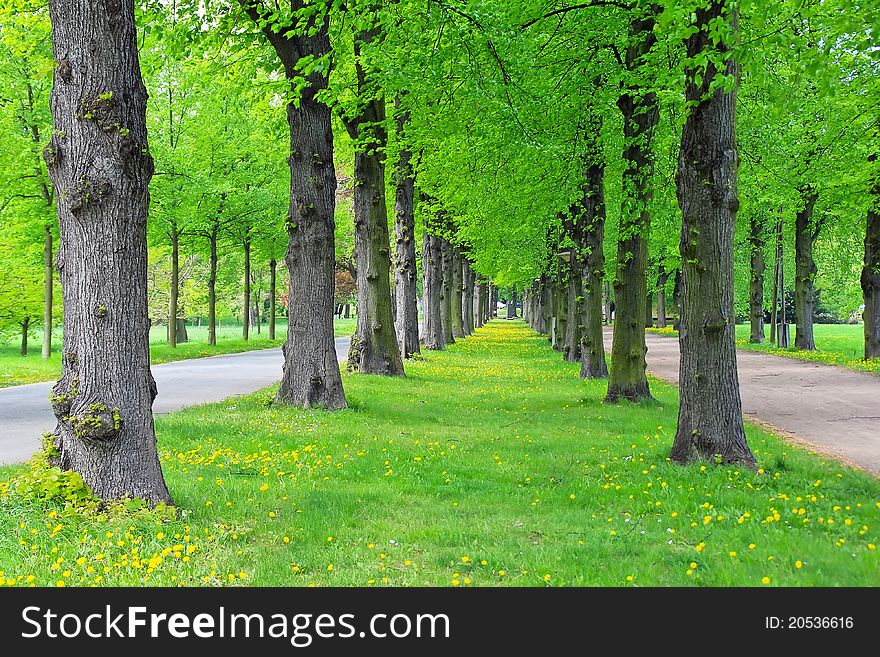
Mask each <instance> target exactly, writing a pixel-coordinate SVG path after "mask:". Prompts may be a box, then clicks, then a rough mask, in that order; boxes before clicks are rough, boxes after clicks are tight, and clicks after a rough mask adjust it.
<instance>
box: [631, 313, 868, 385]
mask: <svg viewBox="0 0 880 657" xmlns="http://www.w3.org/2000/svg"><path fill="white" fill-rule="evenodd" d="M764 329H765V337H766V339H767V340H769V338H770V327H769V326H766V327H764ZM648 330H649V331H652V332H653V333H661V334H664V335H678V333H677V332H676V331H675V330H674V329H673V328H671V327H668V328H665V329H648ZM794 330H795V327H794V326H792V327H791V328H790V331H791V342H792V344H794ZM813 336H814V338H815V340H816V351H801V350H800V349H795V348H794V347H791V348H790V349H779V348H777V347H774V346H773V345H772V344H770V343H769V342H764V343H762V344H752V343H750V342H749V325H748V324H737V326H736V346H737V347H738V348H739V349H749V350H750V351H763V352H766V353H768V354H774V355H776V356H786V357H788V358H796V359H798V360H805V361H810V362H814V363H826V364H828V365H840V366H841V367H848V368H849V369H851V370H856V371H859V372H872V373H877V374H880V359H877V358H875V359H872V360H868V361H866V360H865V359H864V358H863V356H864V354H865V327H864V326H863V325H862V324H815V325H814V326H813Z"/></svg>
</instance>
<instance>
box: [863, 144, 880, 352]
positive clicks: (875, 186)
mask: <svg viewBox="0 0 880 657" xmlns="http://www.w3.org/2000/svg"><path fill="white" fill-rule="evenodd" d="M868 162H869V165H870V166H876V164H875V163H876V162H877V156H876V155H875V154H873V153H872V154H871V155H870V156H869V157H868ZM869 203H870V206H869V207H868V216H867V223H866V225H865V261H864V265H863V266H862V276H861V284H862V295H863V297H864V301H865V311H864V313H863V314H862V318H863V320H864V322H865V358H866V359H868V358H880V173H878V172H877V171H874V172H873V181H872V184H871V196H870V200H869Z"/></svg>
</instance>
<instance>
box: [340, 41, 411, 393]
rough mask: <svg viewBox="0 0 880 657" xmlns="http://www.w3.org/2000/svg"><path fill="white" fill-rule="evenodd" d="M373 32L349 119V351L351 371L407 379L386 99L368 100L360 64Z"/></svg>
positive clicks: (367, 76) (357, 66)
mask: <svg viewBox="0 0 880 657" xmlns="http://www.w3.org/2000/svg"><path fill="white" fill-rule="evenodd" d="M375 36H376V34H375V32H374V31H369V32H361V33H358V34H356V35H355V40H354V49H355V52H354V54H355V69H356V71H357V79H358V97H359V98H360V99H362V103H361V109H360V111H361V113H360V115H359V116H358V117H357V118H356V119H355V120H353V121H346V122H345V125H346V129H347V130H348V132H349V135H350V136H351V137H352V139H353V140H354V141H355V154H354V180H355V184H354V227H355V260H356V262H357V295H358V301H357V303H358V315H357V328H356V329H355V333H354V335H353V336H352V338H351V347H350V348H349V351H348V369H349V370H350V371H354V372H363V373H364V374H380V375H384V376H403V375H404V372H403V359H402V358H401V357H400V348H399V347H398V345H397V334H396V333H395V329H394V320H393V319H392V316H391V275H390V271H391V247H390V242H389V235H388V211H387V208H386V204H385V150H384V149H385V146H386V144H387V143H388V135H387V132H386V130H385V125H384V121H385V100H384V98H382V97H381V95H379V96H378V97H372V98H366V94H367V93H368V91H370V89H371V86H372V83H373V82H374V80H371V78H372V72H371V71H369V70H367V69H366V68H365V67H364V66H363V65H362V62H361V45H362V44H365V43H368V42H369V41H371V40H372V39H373V38H375Z"/></svg>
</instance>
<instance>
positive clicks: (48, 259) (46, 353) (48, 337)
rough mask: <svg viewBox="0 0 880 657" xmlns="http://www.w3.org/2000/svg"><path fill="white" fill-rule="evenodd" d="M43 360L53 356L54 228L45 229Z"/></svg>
mask: <svg viewBox="0 0 880 657" xmlns="http://www.w3.org/2000/svg"><path fill="white" fill-rule="evenodd" d="M43 231H44V234H43V347H42V355H43V359H44V360H45V359H47V358H49V357H50V356H51V355H52V303H53V301H52V297H53V296H54V294H53V293H54V289H53V288H54V286H53V282H54V274H53V265H54V262H53V261H54V258H53V255H52V226H51V225H50V224H46V225H45V226H44V227H43Z"/></svg>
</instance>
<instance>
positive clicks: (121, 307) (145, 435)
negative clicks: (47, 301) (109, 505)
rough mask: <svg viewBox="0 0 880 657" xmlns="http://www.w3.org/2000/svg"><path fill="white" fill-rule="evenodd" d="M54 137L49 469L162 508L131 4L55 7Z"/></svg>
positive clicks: (125, 0) (128, 0)
mask: <svg viewBox="0 0 880 657" xmlns="http://www.w3.org/2000/svg"><path fill="white" fill-rule="evenodd" d="M49 11H50V17H51V20H52V48H53V53H54V56H55V59H56V61H57V62H58V66H57V68H56V71H55V79H54V82H53V87H52V102H51V108H52V120H53V133H52V138H51V140H50V142H49V145H48V146H47V148H46V149H45V151H44V155H45V158H46V163H47V165H48V168H49V174H50V176H51V177H52V182H53V183H54V187H55V189H57V190H58V192H59V193H58V199H57V204H56V205H57V208H58V220H59V224H60V227H61V244H60V250H59V256H58V258H57V266H58V269H59V271H60V274H61V287H62V300H63V305H64V340H63V350H64V351H63V359H62V372H61V379H60V380H59V381H58V383H56V384H55V387H54V388H53V391H52V397H51V401H52V407H53V411H54V413H55V416H56V417H57V418H58V425H57V427H56V429H55V433H54V448H55V449H54V450H53V454H52V461H53V462H54V463H55V464H56V465H58V466H59V467H61V468H62V469H64V470H73V471H75V472H78V473H79V474H80V475H81V476H82V478H83V481H85V483H86V484H87V485H88V486H89V487H90V488H91V490H92V492H93V493H94V494H95V495H96V496H97V497H99V498H101V499H104V500H116V499H121V498H124V497H138V498H143V499H145V500H147V501H148V502H149V503H158V502H170V496H169V494H168V489H167V487H166V485H165V481H164V478H163V476H162V470H161V466H160V463H159V457H158V454H157V450H156V436H155V432H154V428H153V414H152V404H153V399H154V398H155V396H156V383H155V381H154V380H153V377H152V375H151V373H150V349H149V319H148V316H147V210H148V208H149V191H148V185H149V181H150V178H151V176H152V174H153V160H152V158H151V157H150V154H149V149H148V145H147V130H146V104H147V92H146V89H145V88H144V84H143V81H142V78H141V73H140V66H139V62H138V47H137V32H136V29H135V23H134V2H133V1H132V0H117V1H115V2H102V3H95V2H92V1H91V0H51V1H50V2H49Z"/></svg>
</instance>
